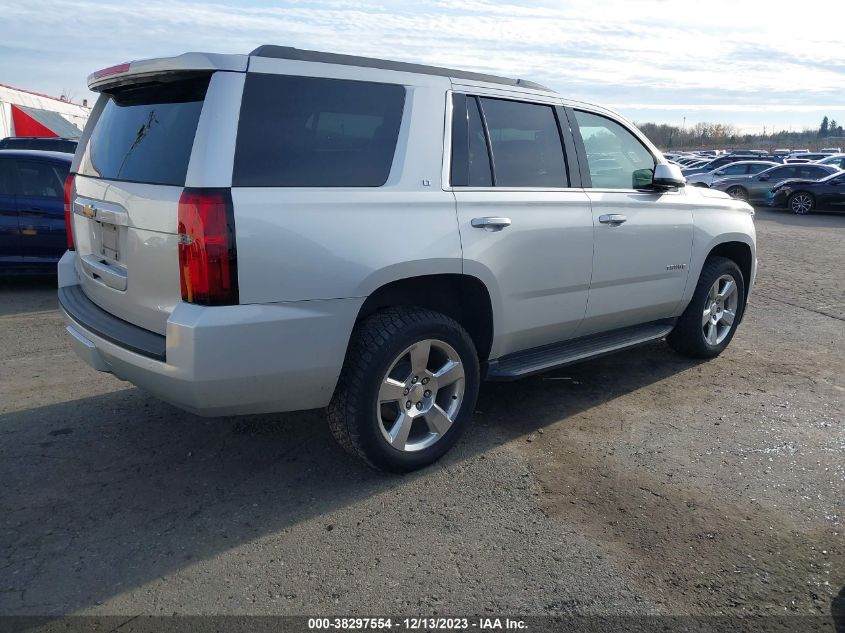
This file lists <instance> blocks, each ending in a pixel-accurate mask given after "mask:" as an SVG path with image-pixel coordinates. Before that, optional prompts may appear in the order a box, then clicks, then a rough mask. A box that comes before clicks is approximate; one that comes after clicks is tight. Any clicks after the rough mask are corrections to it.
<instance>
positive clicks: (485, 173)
mask: <svg viewBox="0 0 845 633" xmlns="http://www.w3.org/2000/svg"><path fill="white" fill-rule="evenodd" d="M467 128H468V129H467V133H468V135H469V186H470V187H491V186H492V185H493V175H492V173H491V172H490V152H489V150H488V148H487V138H486V134H485V133H484V123H482V121H481V113H480V112H479V110H478V100H477V99H475V98H474V97H469V98H467Z"/></svg>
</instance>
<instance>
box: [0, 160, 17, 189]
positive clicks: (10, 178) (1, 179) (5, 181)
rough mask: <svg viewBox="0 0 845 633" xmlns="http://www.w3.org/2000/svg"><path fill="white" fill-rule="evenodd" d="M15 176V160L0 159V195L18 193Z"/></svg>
mask: <svg viewBox="0 0 845 633" xmlns="http://www.w3.org/2000/svg"><path fill="white" fill-rule="evenodd" d="M16 185H17V180H16V178H15V161H13V160H10V159H8V158H7V159H0V196H14V195H16V194H18V193H19V192H18V190H17V186H16Z"/></svg>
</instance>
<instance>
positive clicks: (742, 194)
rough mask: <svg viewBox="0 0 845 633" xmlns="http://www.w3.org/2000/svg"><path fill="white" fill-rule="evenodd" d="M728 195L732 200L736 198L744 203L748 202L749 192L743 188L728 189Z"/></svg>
mask: <svg viewBox="0 0 845 633" xmlns="http://www.w3.org/2000/svg"><path fill="white" fill-rule="evenodd" d="M727 194H728V195H729V196H730V197H731V198H736V199H737V200H742V201H743V202H748V192H747V191H745V189H743V188H742V187H731V188H730V189H728V191H727Z"/></svg>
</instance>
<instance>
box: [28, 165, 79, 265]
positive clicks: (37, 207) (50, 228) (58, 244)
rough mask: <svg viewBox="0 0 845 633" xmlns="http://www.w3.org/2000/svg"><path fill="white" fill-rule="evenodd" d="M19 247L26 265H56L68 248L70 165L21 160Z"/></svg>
mask: <svg viewBox="0 0 845 633" xmlns="http://www.w3.org/2000/svg"><path fill="white" fill-rule="evenodd" d="M17 168H18V181H19V183H20V192H19V195H18V199H17V203H18V204H17V206H18V227H19V230H20V236H21V237H20V242H19V243H20V247H21V249H22V254H23V256H24V259H25V260H26V261H29V262H32V263H50V262H57V261H58V260H59V258H60V257H61V256H62V253H64V251H65V248H66V246H67V240H66V237H65V213H64V200H63V187H64V181H65V178H66V177H67V174H68V170H69V168H70V164H69V163H62V162H57V161H48V160H37V159H20V158H19V159H18V160H17Z"/></svg>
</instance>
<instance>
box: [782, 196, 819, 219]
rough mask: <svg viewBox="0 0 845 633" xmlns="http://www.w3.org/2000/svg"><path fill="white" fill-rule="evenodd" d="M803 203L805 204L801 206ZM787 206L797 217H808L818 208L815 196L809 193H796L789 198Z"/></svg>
mask: <svg viewBox="0 0 845 633" xmlns="http://www.w3.org/2000/svg"><path fill="white" fill-rule="evenodd" d="M801 201H803V202H804V203H803V204H800V202H801ZM786 206H787V208H788V209H789V210H790V211H792V212H793V213H794V214H795V215H807V214H808V213H812V212H813V210H814V209H815V208H816V198H815V196H813V194H811V193H807V192H806V191H796V192H795V193H793V194H792V195H791V196H789V200H787V201H786Z"/></svg>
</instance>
